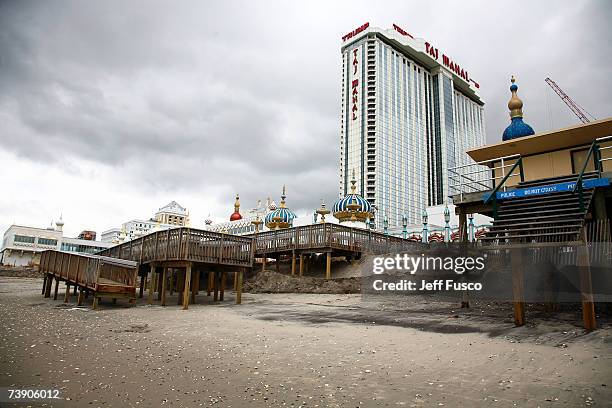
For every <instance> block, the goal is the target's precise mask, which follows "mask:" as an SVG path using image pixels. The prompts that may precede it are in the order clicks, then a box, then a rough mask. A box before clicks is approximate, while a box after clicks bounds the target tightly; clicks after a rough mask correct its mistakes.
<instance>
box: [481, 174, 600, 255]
mask: <svg viewBox="0 0 612 408" xmlns="http://www.w3.org/2000/svg"><path fill="white" fill-rule="evenodd" d="M597 177H598V173H597V172H592V173H584V176H583V180H586V179H591V178H597ZM577 178H578V176H575V175H574V176H563V177H553V178H548V179H541V180H534V181H526V182H520V183H519V184H518V185H517V186H516V188H519V189H522V188H530V187H536V186H546V185H551V184H557V183H566V182H572V181H576V179H577ZM594 191H595V190H594V189H585V190H584V192H583V199H584V210H583V211H581V210H580V199H579V195H578V192H575V193H573V192H571V191H570V192H559V193H551V194H547V195H540V196H531V197H529V196H527V197H519V198H513V199H508V200H504V201H499V202H498V210H497V217H496V218H495V219H494V220H493V226H492V227H491V229H490V231H489V232H487V234H486V236H485V237H483V238H482V239H481V240H482V241H483V243H484V244H510V243H534V242H537V243H539V242H570V241H578V240H580V234H581V231H582V227H583V226H584V222H585V218H586V215H587V212H588V210H589V206H590V204H591V199H592V197H593V193H594Z"/></svg>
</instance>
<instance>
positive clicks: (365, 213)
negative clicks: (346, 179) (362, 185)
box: [333, 170, 374, 222]
mask: <svg viewBox="0 0 612 408" xmlns="http://www.w3.org/2000/svg"><path fill="white" fill-rule="evenodd" d="M355 184H357V181H356V180H355V171H354V170H353V178H352V180H351V192H350V193H349V194H347V195H346V196H345V197H344V198H341V199H339V200H338V201H336V203H335V204H334V207H333V215H334V217H336V218H337V219H338V221H340V222H344V221H362V222H366V220H367V219H368V218H372V217H373V216H374V214H373V213H372V205H371V204H370V202H369V201H368V200H366V199H365V198H363V197H362V196H360V195H359V194H357V186H356V185H355Z"/></svg>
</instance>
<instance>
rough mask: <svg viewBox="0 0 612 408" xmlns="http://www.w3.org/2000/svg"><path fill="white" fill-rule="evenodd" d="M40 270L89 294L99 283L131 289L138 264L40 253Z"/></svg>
mask: <svg viewBox="0 0 612 408" xmlns="http://www.w3.org/2000/svg"><path fill="white" fill-rule="evenodd" d="M40 268H41V270H42V271H43V272H45V273H48V274H52V275H53V276H55V277H56V278H59V279H62V280H65V281H66V282H68V283H71V284H74V285H78V286H82V287H87V288H91V289H93V290H97V288H98V285H99V283H100V282H101V280H102V279H106V280H108V281H112V282H115V283H117V284H120V285H123V286H128V287H135V286H136V276H137V273H138V264H137V263H136V262H133V261H127V260H123V259H116V258H110V257H106V256H99V255H90V254H81V253H70V252H64V251H57V250H47V251H43V252H42V253H41V256H40Z"/></svg>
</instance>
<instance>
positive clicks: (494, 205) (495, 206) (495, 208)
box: [493, 192, 497, 220]
mask: <svg viewBox="0 0 612 408" xmlns="http://www.w3.org/2000/svg"><path fill="white" fill-rule="evenodd" d="M493 194H494V195H493V219H494V220H496V219H497V193H495V192H493Z"/></svg>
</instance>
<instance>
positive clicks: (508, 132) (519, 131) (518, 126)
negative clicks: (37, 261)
mask: <svg viewBox="0 0 612 408" xmlns="http://www.w3.org/2000/svg"><path fill="white" fill-rule="evenodd" d="M510 82H512V85H510V92H512V97H511V98H510V101H508V109H510V118H511V122H510V125H508V127H507V128H506V129H505V130H504V134H503V135H502V140H503V141H504V142H505V141H506V140H512V139H516V138H517V137H524V136H531V135H533V134H535V132H534V131H533V128H532V127H531V126H529V125H528V124H527V123H525V122H523V101H521V99H520V98H519V97H518V95H517V94H516V91H518V85H516V84H515V83H514V82H515V79H514V77H512V79H511V80H510Z"/></svg>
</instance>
